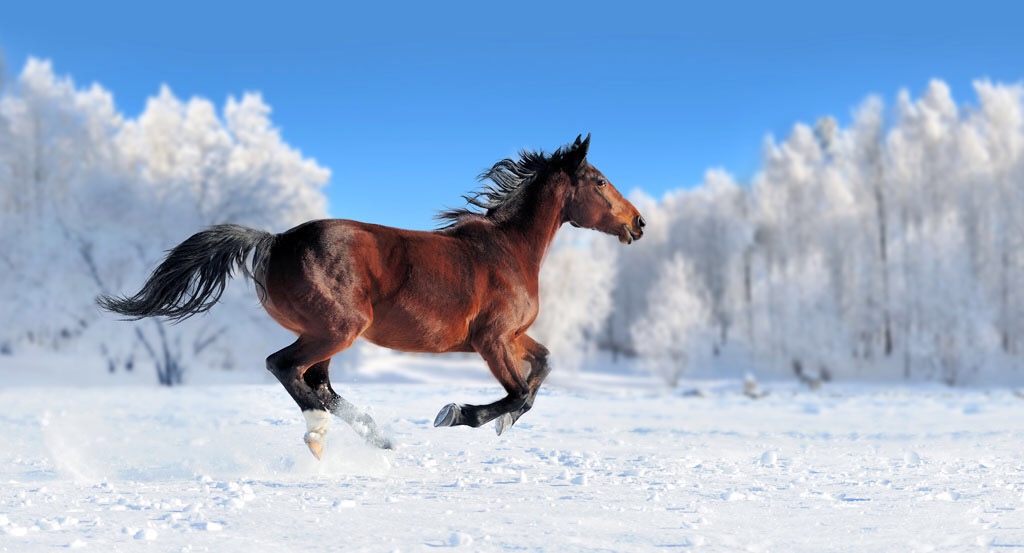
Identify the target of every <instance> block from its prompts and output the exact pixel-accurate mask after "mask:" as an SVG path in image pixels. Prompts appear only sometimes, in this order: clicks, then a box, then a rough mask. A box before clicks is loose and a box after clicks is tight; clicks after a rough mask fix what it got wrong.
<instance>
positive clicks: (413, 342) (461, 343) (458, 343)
mask: <svg viewBox="0 0 1024 553" xmlns="http://www.w3.org/2000/svg"><path fill="white" fill-rule="evenodd" d="M363 338H365V339H366V340H367V341H369V342H370V343H372V344H376V345H378V346H381V347H385V348H390V349H394V350H398V351H408V352H417V353H447V352H453V351H473V350H472V348H471V347H470V346H469V321H468V319H465V318H462V317H455V318H453V320H446V321H442V320H439V319H438V318H437V317H436V316H432V315H423V314H420V315H416V314H413V313H407V312H395V311H394V310H392V311H390V312H388V313H386V314H382V315H381V316H377V314H375V316H374V320H373V324H371V325H370V328H368V329H366V332H364V333H363Z"/></svg>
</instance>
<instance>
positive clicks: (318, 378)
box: [303, 359, 392, 449]
mask: <svg viewBox="0 0 1024 553" xmlns="http://www.w3.org/2000/svg"><path fill="white" fill-rule="evenodd" d="M330 364H331V360H330V359H326V360H324V361H321V362H319V363H317V364H315V365H313V366H312V367H310V368H309V369H308V370H307V371H306V374H305V375H304V376H303V380H305V382H306V384H307V385H308V386H309V387H310V388H311V389H312V390H313V391H314V392H315V393H316V395H317V397H319V398H320V400H321V401H322V402H323V404H324V405H325V406H326V407H327V410H328V411H330V412H331V413H333V414H334V415H335V416H337V417H339V418H340V419H341V420H343V421H345V423H347V424H348V425H349V426H351V427H352V430H355V432H356V434H359V436H360V437H362V438H363V439H364V440H366V443H368V444H370V445H373V446H376V447H379V448H381V449H391V447H392V445H391V441H390V440H388V439H387V438H386V437H384V434H383V433H382V432H381V431H380V429H379V428H378V427H377V423H376V422H374V420H373V418H372V417H370V415H369V414H367V413H365V412H364V411H362V410H361V409H359V408H358V407H356V406H355V405H353V404H352V403H350V402H349V401H348V400H346V399H345V398H343V397H341V396H340V395H338V393H337V392H335V391H334V388H333V387H332V386H331V380H330V378H329V376H328V369H329V368H330ZM324 431H326V429H324ZM321 435H322V434H321Z"/></svg>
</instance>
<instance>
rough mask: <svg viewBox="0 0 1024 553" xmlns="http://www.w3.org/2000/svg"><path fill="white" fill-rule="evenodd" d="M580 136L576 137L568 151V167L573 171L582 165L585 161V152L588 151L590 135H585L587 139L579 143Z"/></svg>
mask: <svg viewBox="0 0 1024 553" xmlns="http://www.w3.org/2000/svg"><path fill="white" fill-rule="evenodd" d="M582 136H583V135H582V134H581V135H577V136H576V141H575V142H573V143H572V148H570V149H569V155H568V156H567V161H568V162H569V167H570V168H571V169H572V170H573V171H575V170H577V169H579V168H580V165H583V160H585V159H587V151H588V150H590V133H587V137H586V138H584V139H583V140H582V141H581V140H580V138H581V137H582Z"/></svg>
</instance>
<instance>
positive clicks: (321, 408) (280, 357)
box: [267, 332, 359, 459]
mask: <svg viewBox="0 0 1024 553" xmlns="http://www.w3.org/2000/svg"><path fill="white" fill-rule="evenodd" d="M358 335H359V333H358V332H353V333H344V332H342V333H337V334H336V335H335V336H334V337H328V338H322V337H316V336H312V335H307V334H303V335H301V336H299V338H298V340H295V342H294V343H292V345H290V346H288V347H286V348H284V349H282V350H281V351H278V352H277V353H274V354H273V355H271V356H270V357H268V358H267V370H269V371H270V372H271V373H273V374H274V376H276V377H277V379H278V380H279V381H281V384H282V385H284V388H285V390H287V391H288V394H289V395H291V396H292V399H294V400H295V403H297V404H298V405H299V408H300V409H302V415H303V416H304V417H305V418H306V434H305V436H304V438H303V439H304V440H305V442H306V445H307V446H309V450H310V451H311V452H312V453H313V455H315V456H316V458H317V459H319V458H320V456H321V455H322V454H323V446H324V437H325V435H326V434H327V427H328V426H329V424H330V421H331V418H330V414H329V411H331V410H332V407H335V402H333V401H332V400H333V396H332V395H331V394H330V393H323V392H320V393H318V391H317V389H316V387H319V385H320V384H321V382H320V380H321V379H320V378H319V376H318V375H320V374H322V375H323V379H322V380H326V375H327V372H326V365H322V367H323V369H324V370H322V371H319V370H316V371H314V373H313V374H311V375H309V376H310V378H309V379H307V378H306V376H307V373H308V372H309V371H310V370H311V369H313V368H314V367H316V366H317V365H320V364H321V363H324V362H327V361H330V359H331V357H332V356H333V355H334V354H336V353H338V352H339V351H341V350H343V349H345V348H347V347H349V346H350V345H352V342H354V341H355V339H356V337H357V336H358ZM335 395H336V394H335ZM346 403H347V402H346ZM342 418H344V417H342Z"/></svg>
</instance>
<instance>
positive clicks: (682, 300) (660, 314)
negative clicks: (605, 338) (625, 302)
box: [632, 254, 712, 387]
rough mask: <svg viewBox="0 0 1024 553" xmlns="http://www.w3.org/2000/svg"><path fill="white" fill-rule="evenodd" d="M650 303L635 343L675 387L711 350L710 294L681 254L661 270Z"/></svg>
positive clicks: (635, 330)
mask: <svg viewBox="0 0 1024 553" xmlns="http://www.w3.org/2000/svg"><path fill="white" fill-rule="evenodd" d="M647 303H648V306H649V307H648V310H647V313H646V314H645V315H644V316H643V317H642V318H641V319H640V320H638V321H637V322H636V323H635V324H634V325H633V329H632V334H633V344H634V347H636V349H637V353H639V354H640V355H641V356H643V357H644V360H645V362H646V363H647V364H648V366H649V367H650V368H651V370H652V371H653V372H655V373H656V374H658V375H659V376H661V377H662V378H664V379H665V382H667V383H668V384H669V385H670V386H672V387H675V386H676V385H677V384H678V383H679V379H680V377H682V375H683V374H684V373H685V372H686V371H687V369H688V368H689V367H690V365H691V362H692V359H693V358H694V357H697V356H700V355H701V353H702V352H701V349H702V348H704V349H706V348H707V345H706V343H705V342H706V341H707V337H708V335H709V334H710V333H709V332H708V330H709V329H708V323H709V321H710V317H711V316H712V314H711V312H710V310H709V309H708V300H707V292H706V291H705V290H704V289H703V288H702V286H701V284H700V282H699V279H698V277H697V275H696V271H695V270H694V269H693V267H692V266H691V265H690V263H689V261H687V259H686V258H685V257H684V256H682V255H678V254H677V255H675V256H674V257H672V258H671V259H669V260H667V261H666V262H665V263H664V264H663V265H662V267H661V268H660V269H659V271H658V277H657V280H655V285H654V286H653V287H652V288H651V289H650V292H649V295H648V299H647Z"/></svg>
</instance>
